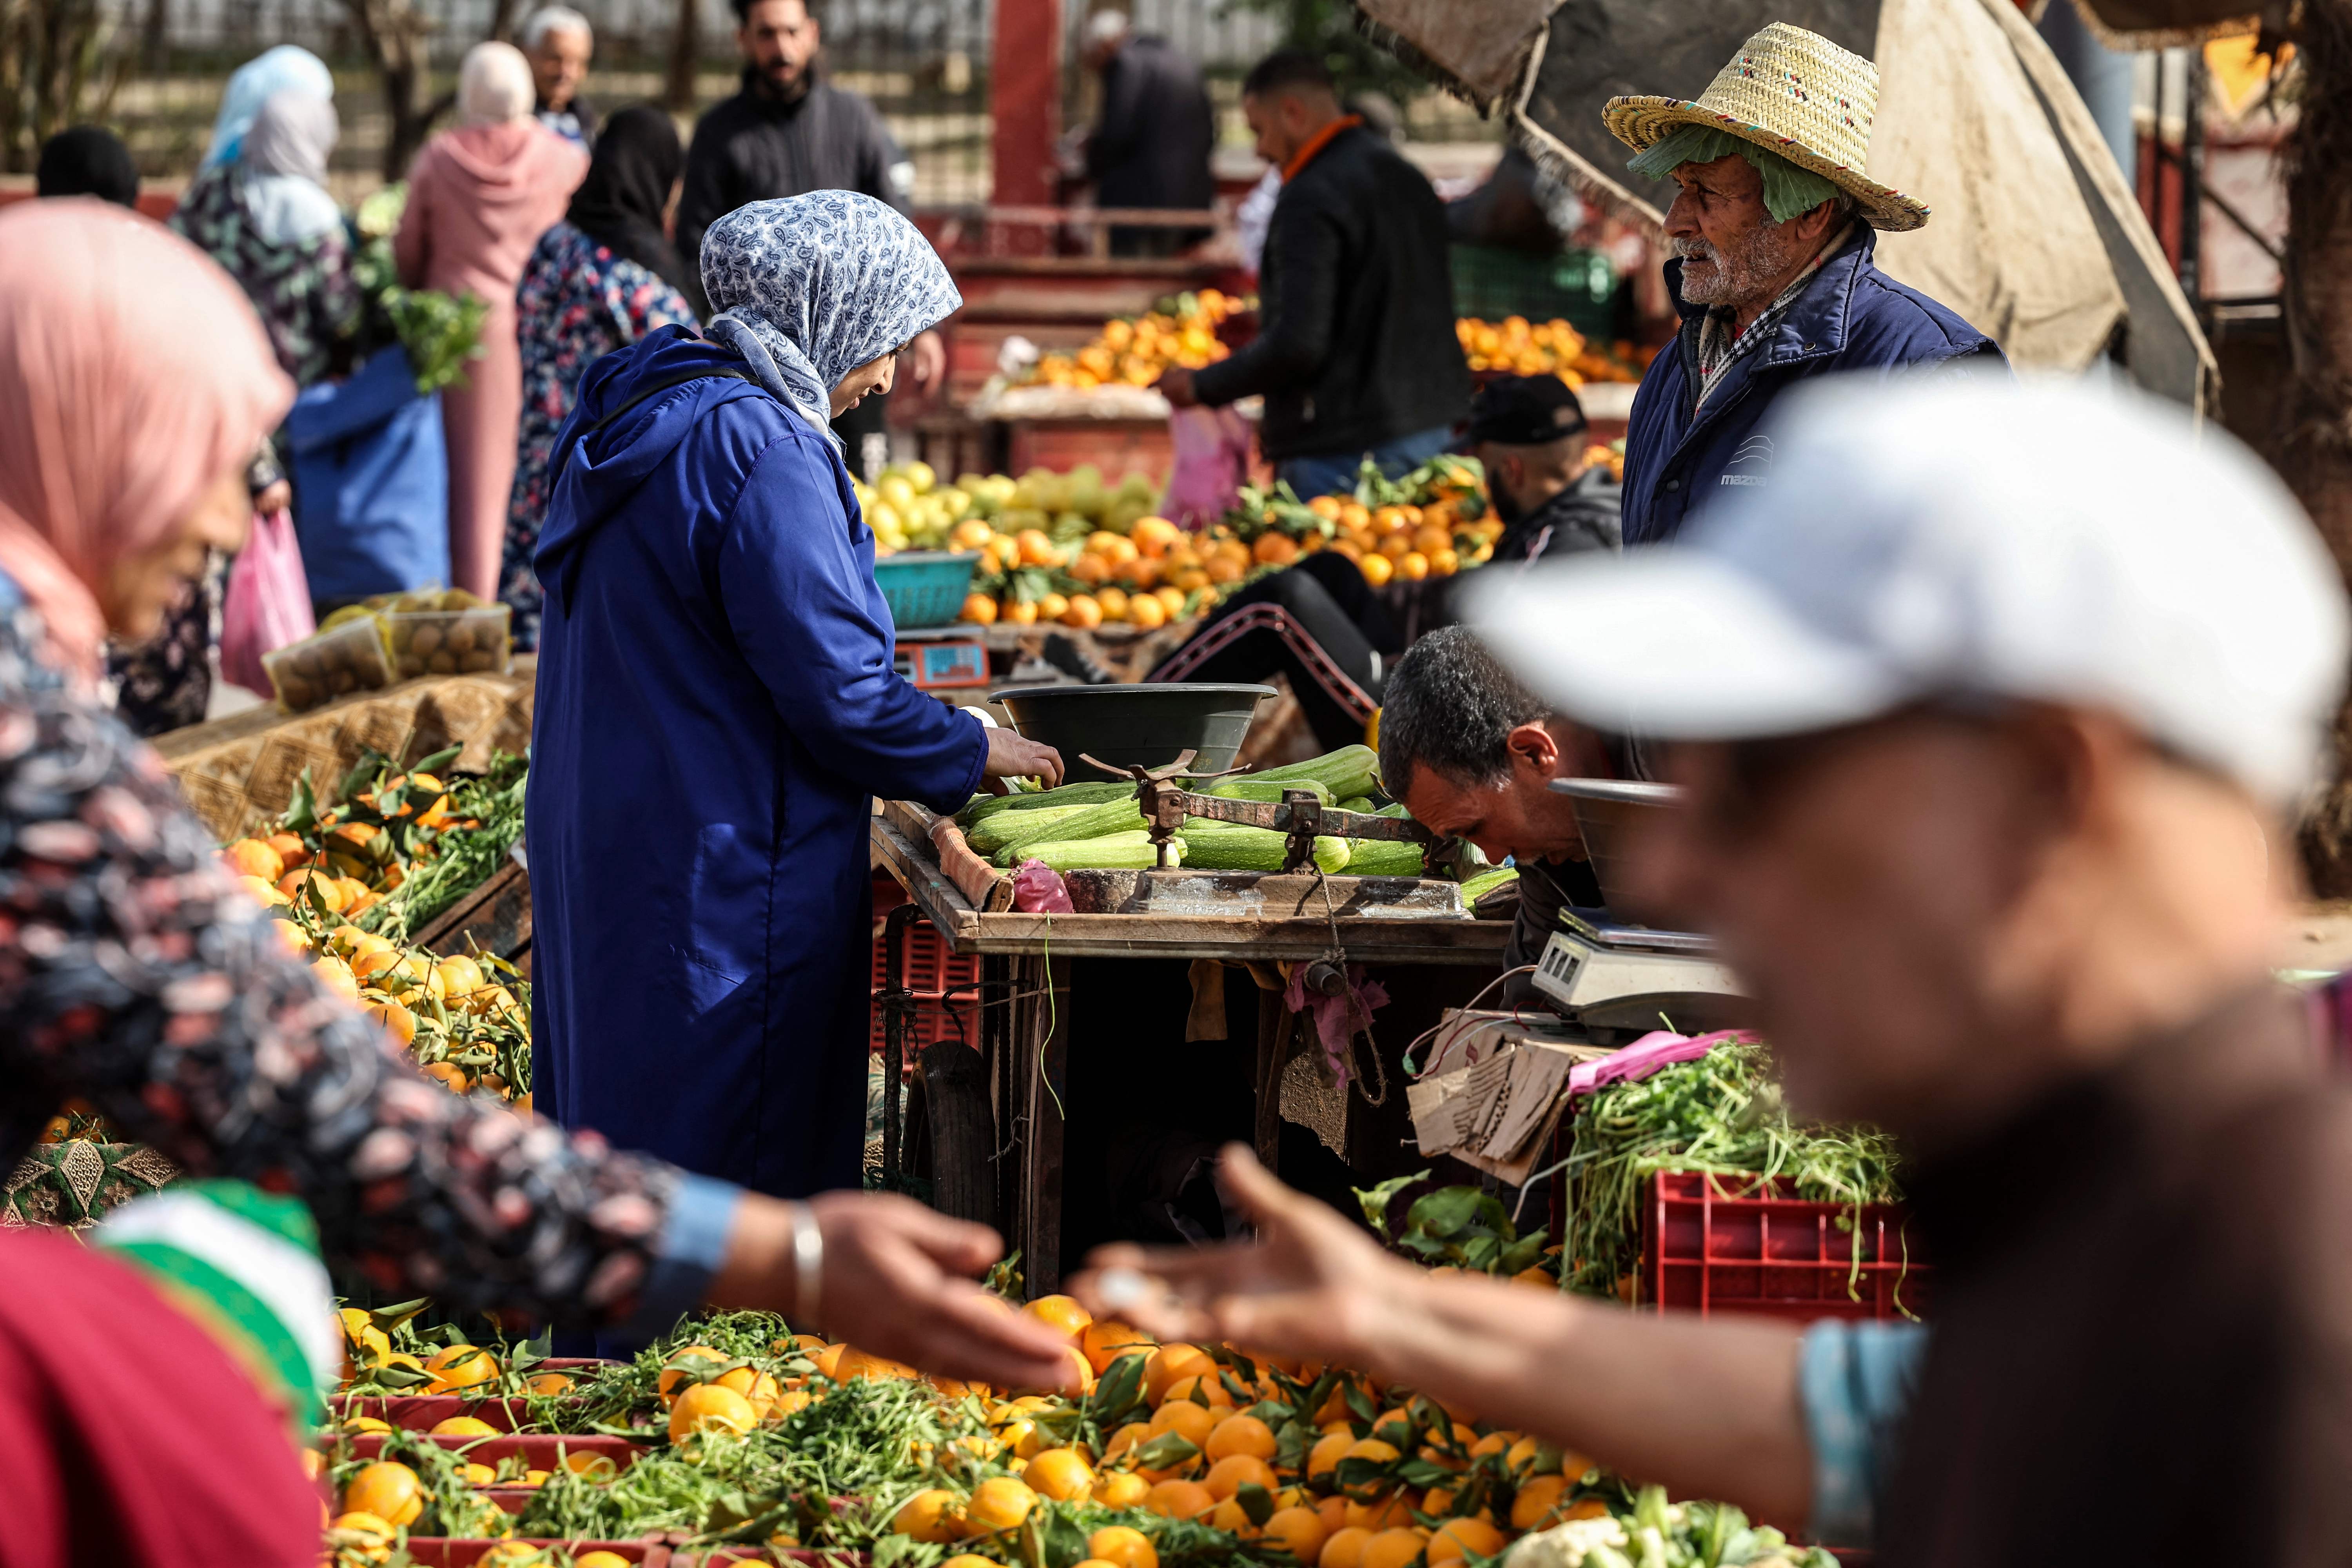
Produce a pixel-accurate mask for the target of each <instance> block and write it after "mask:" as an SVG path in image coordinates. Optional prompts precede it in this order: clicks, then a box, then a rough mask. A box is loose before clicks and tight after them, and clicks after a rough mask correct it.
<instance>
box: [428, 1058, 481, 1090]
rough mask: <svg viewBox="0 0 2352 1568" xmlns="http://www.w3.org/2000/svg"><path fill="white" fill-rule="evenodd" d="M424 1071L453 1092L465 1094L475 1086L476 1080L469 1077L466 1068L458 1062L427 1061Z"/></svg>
mask: <svg viewBox="0 0 2352 1568" xmlns="http://www.w3.org/2000/svg"><path fill="white" fill-rule="evenodd" d="M423 1071H424V1073H425V1077H426V1078H429V1079H433V1080H434V1081H435V1082H436V1083H438V1084H440V1085H441V1087H442V1088H444V1089H447V1090H448V1091H449V1092H450V1093H451V1094H464V1093H465V1092H467V1090H468V1089H472V1088H473V1087H474V1080H473V1079H470V1078H467V1076H466V1069H465V1068H461V1067H459V1066H458V1065H457V1063H456V1062H427V1063H425V1067H424V1068H423Z"/></svg>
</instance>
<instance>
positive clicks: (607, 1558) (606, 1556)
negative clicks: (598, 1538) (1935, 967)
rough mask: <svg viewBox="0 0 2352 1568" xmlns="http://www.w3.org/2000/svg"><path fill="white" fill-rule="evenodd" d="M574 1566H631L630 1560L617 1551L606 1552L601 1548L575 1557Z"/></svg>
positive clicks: (604, 1567)
mask: <svg viewBox="0 0 2352 1568" xmlns="http://www.w3.org/2000/svg"><path fill="white" fill-rule="evenodd" d="M572 1568H629V1560H628V1559H627V1558H625V1557H624V1556H622V1555H621V1554H620V1553H619V1552H606V1551H604V1550H602V1549H601V1548H600V1549H599V1550H597V1551H594V1552H582V1553H581V1554H580V1555H579V1556H577V1557H574V1558H573V1559H572Z"/></svg>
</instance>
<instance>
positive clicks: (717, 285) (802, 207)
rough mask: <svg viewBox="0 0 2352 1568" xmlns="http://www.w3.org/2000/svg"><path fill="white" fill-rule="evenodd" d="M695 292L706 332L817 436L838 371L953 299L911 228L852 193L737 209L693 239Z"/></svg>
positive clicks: (944, 313) (949, 308) (953, 305)
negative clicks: (697, 251) (697, 253)
mask: <svg viewBox="0 0 2352 1568" xmlns="http://www.w3.org/2000/svg"><path fill="white" fill-rule="evenodd" d="M702 287H703V289H704V291H705V292H706V293H708V294H709V297H710V308H711V310H712V312H713V314H712V318H711V321H710V326H709V330H708V335H709V337H710V338H711V339H713V340H714V341H716V342H722V343H725V344H726V345H727V346H728V347H730V348H731V349H733V350H734V351H735V352H736V353H740V354H741V355H742V356H743V358H744V359H745V361H746V362H748V363H750V365H751V373H752V374H754V375H756V376H758V377H759V378H760V384H761V385H762V386H765V387H766V388H767V389H768V390H769V391H770V392H772V393H774V394H775V395H777V396H778V397H781V398H782V399H783V400H784V401H785V402H786V403H788V404H790V405H792V406H793V407H794V408H796V409H798V410H799V411H800V412H801V413H802V414H803V415H805V416H807V417H808V419H809V422H810V423H811V424H813V425H814V426H816V427H817V428H818V429H820V430H824V431H826V433H827V434H828V435H830V434H831V431H830V429H829V428H828V427H829V426H830V424H831V422H832V413H831V409H832V391H833V388H834V387H835V385H836V384H838V383H839V382H840V381H841V379H842V378H843V377H844V376H845V375H847V374H849V373H850V372H851V371H853V370H856V368H857V367H858V366H859V365H862V364H865V363H868V362H870V361H873V360H877V359H879V358H881V357H882V356H883V355H884V354H887V353H892V352H893V351H895V350H897V349H900V348H903V347H905V346H906V345H907V343H908V341H909V340H910V339H912V338H914V337H915V336H916V335H917V334H918V333H920V332H924V331H929V329H931V328H933V327H936V326H938V325H939V324H940V321H944V320H945V319H946V318H947V317H948V316H949V315H950V313H952V312H953V311H955V310H958V309H959V308H961V306H962V304H963V296H962V295H961V294H960V293H958V292H957V291H956V286H955V284H954V282H953V281H952V280H950V279H949V277H948V269H947V266H946V264H945V263H943V262H942V261H940V258H939V253H938V252H937V251H935V250H933V249H932V248H931V245H930V241H929V240H927V239H925V238H924V237H923V236H922V231H921V230H919V229H918V228H917V227H916V226H914V225H913V224H911V223H909V222H908V221H907V219H906V218H905V217H903V216H900V215H899V214H898V212H897V211H896V210H894V209H893V208H891V207H890V206H888V205H887V204H885V203H882V202H877V201H876V200H875V199H874V198H873V197H872V196H868V195H859V194H858V193H857V192H856V191H812V192H811V193H809V194H808V195H804V196H786V197H784V198H782V200H779V201H772V202H753V203H751V205H748V206H740V207H738V208H736V209H735V210H734V211H733V212H731V213H729V214H728V215H727V216H725V217H723V218H720V219H719V221H718V222H717V223H715V224H713V225H711V226H710V229H709V232H708V233H707V234H705V235H704V236H703V237H702ZM835 445H836V446H838V445H839V442H838V441H837V440H836V441H835Z"/></svg>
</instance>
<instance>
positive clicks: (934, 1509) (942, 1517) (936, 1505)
mask: <svg viewBox="0 0 2352 1568" xmlns="http://www.w3.org/2000/svg"><path fill="white" fill-rule="evenodd" d="M890 1530H891V1532H892V1533H893V1534H896V1535H904V1536H908V1537H909V1538H911V1539H913V1540H916V1541H920V1542H928V1543H929V1544H933V1545H944V1544H946V1543H947V1542H950V1541H959V1540H961V1539H962V1537H963V1530H962V1525H961V1521H960V1520H959V1519H958V1518H957V1513H956V1495H955V1493H953V1492H951V1491H949V1490H948V1489H946V1488H944V1487H932V1488H929V1489H927V1490H924V1491H919V1492H917V1493H916V1494H915V1495H914V1496H913V1497H910V1498H908V1500H906V1501H905V1502H904V1503H902V1504H900V1505H899V1508H898V1512H897V1513H896V1514H894V1515H893V1516H891V1520H890Z"/></svg>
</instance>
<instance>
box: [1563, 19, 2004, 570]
mask: <svg viewBox="0 0 2352 1568" xmlns="http://www.w3.org/2000/svg"><path fill="white" fill-rule="evenodd" d="M1877 108H1878V68H1877V67H1875V66H1874V65H1872V64H1871V63H1870V62H1869V61H1868V60H1866V59H1864V58H1862V57H1861V56H1860V55H1856V54H1850V53H1848V52H1847V51H1846V50H1844V49H1842V48H1839V47H1837V46H1836V45H1835V44H1832V43H1831V42H1830V41H1829V40H1828V39H1827V38H1824V37H1821V36H1819V35H1818V34H1814V33H1809V32H1807V31H1805V30H1804V29H1803V28H1802V27H1793V26H1790V25H1789V24H1788V23H1786V22H1773V23H1770V24H1769V25H1768V26H1765V27H1764V28H1763V29H1762V30H1761V31H1759V32H1758V33H1757V34H1756V35H1755V36H1754V37H1751V38H1749V39H1748V42H1747V43H1746V44H1744V45H1742V46H1741V47H1740V50H1739V53H1738V55H1737V56H1735V57H1734V58H1733V59H1732V61H1731V63H1730V64H1729V65H1727V66H1725V67H1724V68H1723V69H1722V70H1721V71H1719V72H1717V75H1716V79H1715V82H1714V85H1712V86H1711V87H1709V88H1708V89H1706V92H1705V93H1703V94H1702V95H1700V97H1699V99H1698V100H1697V101H1696V102H1691V101H1688V100H1683V99H1678V98H1613V99H1611V100H1609V105H1608V107H1607V108H1606V109H1605V110H1602V113H1603V116H1604V118H1605V119H1606V121H1607V122H1608V125H1609V129H1610V131H1611V132H1612V133H1613V134H1614V135H1615V136H1616V137H1617V139H1618V140H1619V141H1621V142H1624V143H1625V144H1626V145H1627V146H1629V147H1631V148H1633V150H1634V151H1635V152H1636V153H1638V154H1639V156H1637V157H1635V158H1634V159H1633V162H1632V163H1631V164H1630V165H1629V166H1630V167H1631V168H1632V169H1633V172H1634V173H1635V174H1643V175H1646V176H1647V177H1649V178H1651V179H1654V180H1661V179H1666V178H1672V179H1673V180H1674V182H1675V184H1677V185H1679V186H1680V187H1681V190H1680V192H1679V194H1678V195H1676V196H1675V200H1674V205H1672V206H1671V207H1669V208H1668V209H1667V210H1666V221H1665V231H1666V241H1667V244H1668V246H1669V247H1671V248H1672V250H1673V252H1674V256H1673V259H1671V260H1669V261H1668V262H1667V263H1666V289H1667V291H1668V292H1669V293H1671V294H1672V295H1673V296H1674V300H1675V310H1678V311H1680V312H1681V315H1682V319H1683V321H1682V330H1681V331H1680V332H1679V333H1677V334H1676V336H1675V342H1674V343H1673V344H1672V345H1671V346H1670V347H1668V349H1667V350H1666V351H1665V352H1664V353H1661V354H1660V355H1658V357H1657V359H1656V361H1655V362H1654V363H1652V364H1651V366H1650V370H1649V374H1647V375H1645V376H1643V378H1642V386H1641V390H1640V392H1639V393H1637V394H1636V395H1635V396H1634V399H1633V418H1632V421H1631V423H1630V425H1629V426H1628V429H1627V434H1626V442H1625V496H1624V519H1625V521H1624V528H1625V542H1626V543H1627V544H1628V545H1634V544H1654V543H1659V542H1664V541H1666V540H1671V539H1673V538H1674V537H1675V535H1676V534H1677V533H1679V532H1680V531H1682V527H1683V522H1684V520H1685V518H1687V517H1688V516H1690V515H1691V514H1693V513H1694V512H1696V511H1698V510H1702V509H1703V508H1705V507H1706V506H1707V505H1708V504H1709V503H1710V502H1712V501H1713V500H1715V499H1716V498H1717V497H1718V496H1720V495H1723V494H1725V493H1727V491H1728V490H1731V489H1742V488H1747V487H1752V486H1756V485H1765V484H1769V483H1770V482H1771V479H1772V439H1771V437H1769V435H1764V434H1759V430H1758V426H1759V425H1760V424H1761V422H1762V421H1763V419H1764V416H1765V415H1766V413H1767V412H1768V411H1769V409H1770V407H1771V405H1772V402H1773V399H1774V398H1776V397H1777V396H1778V395H1780V392H1781V390H1782V389H1783V388H1785V387H1788V386H1789V385H1790V384H1794V383H1796V382H1799V381H1801V380H1804V379H1806V378H1808V377H1811V376H1817V375H1826V374H1832V373H1836V372H1843V371H1877V372H1880V373H1882V374H1883V373H1885V372H1886V371H1889V370H1892V369H1895V368H1897V367H1899V366H1905V365H1916V364H1929V363H1960V362H1968V363H2000V349H1999V347H1998V346H1996V345H1995V344H1994V342H1992V340H1991V339H1990V338H1988V337H1986V336H1985V335H1984V334H1983V333H1982V332H1979V331H1977V330H1976V329H1975V328H1974V327H1971V326H1969V324H1968V323H1967V322H1966V321H1962V320H1960V318H1959V317H1958V315H1956V314H1954V313H1953V312H1952V311H1950V310H1947V309H1946V308H1945V307H1943V306H1941V305H1939V304H1937V302H1936V301H1935V300H1930V299H1928V298H1927V296H1926V295H1924V294H1922V293H1920V292H1918V291H1917V290H1916V289H1906V288H1905V287H1904V286H1903V285H1902V284H1900V283H1897V282H1896V281H1895V279H1892V278H1889V277H1888V276H1886V274H1885V273H1884V272H1881V271H1880V270H1879V269H1878V268H1877V267H1876V266H1875V265H1874V263H1873V260H1872V251H1873V250H1874V248H1875V243H1876V233H1875V231H1876V230H1879V229H1887V230H1890V231H1895V232H1900V231H1902V230H1905V229H1914V228H1917V227H1919V226H1921V225H1922V224H1924V223H1926V222H1927V204H1925V203H1924V202H1920V201H1916V200H1915V199H1913V198H1912V197H1910V196H1907V195H1904V194H1903V193H1902V192H1900V191H1897V190H1892V189H1890V188H1888V187H1887V186H1885V185H1882V184H1878V183H1877V182H1875V181H1874V180H1872V179H1871V178H1869V176H1867V175H1866V174H1864V173H1863V170H1864V166H1865V164H1866V163H1867V162H1868V159H1869V153H1870V125H1871V120H1872V118H1873V116H1874V114H1875V113H1876V112H1877Z"/></svg>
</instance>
